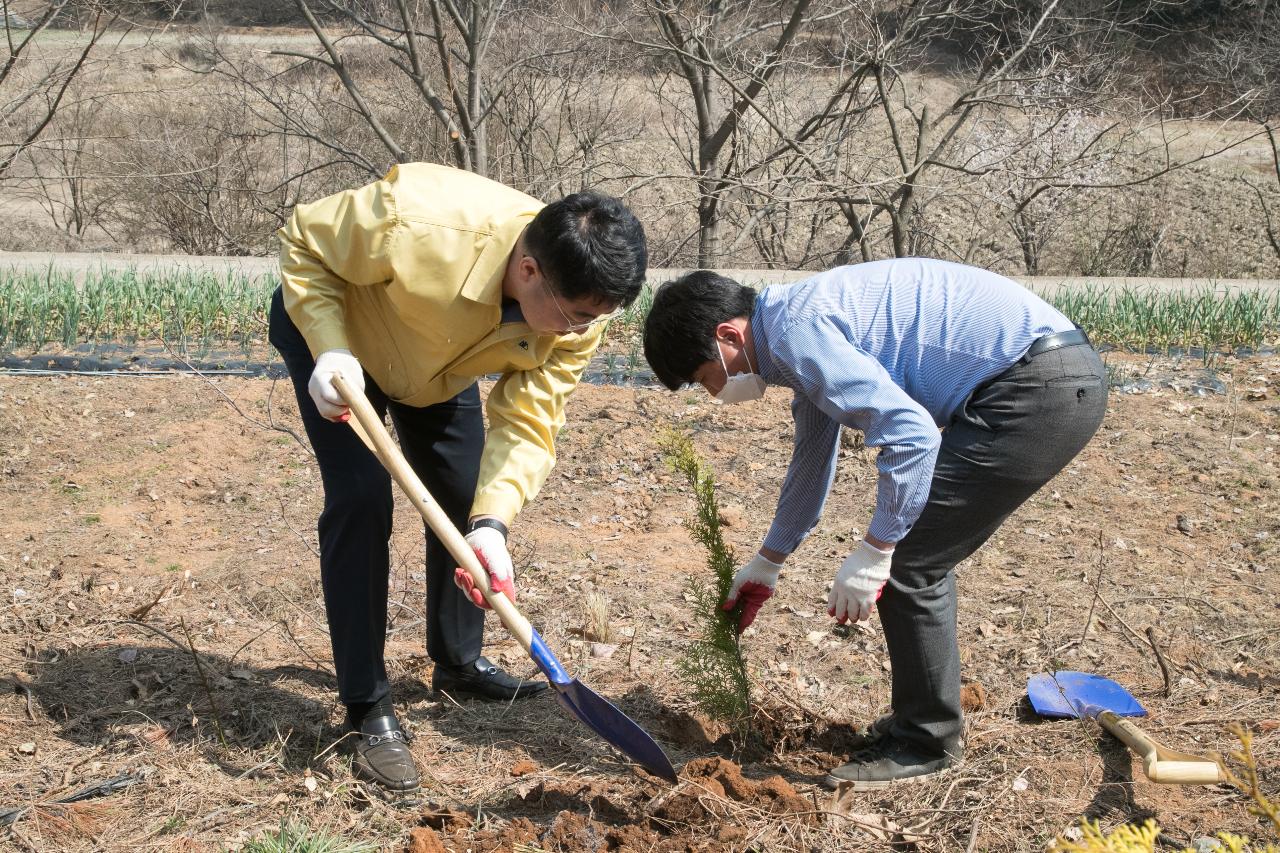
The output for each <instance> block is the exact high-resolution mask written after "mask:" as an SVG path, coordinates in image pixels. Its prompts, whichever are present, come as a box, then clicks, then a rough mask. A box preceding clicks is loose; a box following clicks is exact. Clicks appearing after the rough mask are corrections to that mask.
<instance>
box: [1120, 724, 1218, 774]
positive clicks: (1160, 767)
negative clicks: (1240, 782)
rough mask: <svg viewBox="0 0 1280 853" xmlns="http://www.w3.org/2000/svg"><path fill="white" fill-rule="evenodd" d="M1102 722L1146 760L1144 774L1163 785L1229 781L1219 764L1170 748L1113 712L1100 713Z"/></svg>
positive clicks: (1144, 761) (1143, 760) (1143, 765)
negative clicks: (1224, 777)
mask: <svg viewBox="0 0 1280 853" xmlns="http://www.w3.org/2000/svg"><path fill="white" fill-rule="evenodd" d="M1098 722H1099V723H1101V724H1102V725H1103V727H1104V728H1105V729H1106V730H1107V731H1109V732H1111V733H1112V734H1113V735H1115V736H1116V737H1117V738H1119V739H1120V740H1121V741H1123V742H1124V744H1125V746H1127V747H1129V749H1131V750H1133V751H1134V753H1135V754H1137V756H1138V757H1139V758H1141V759H1142V772H1143V773H1145V774H1146V775H1147V778H1148V779H1150V780H1151V781H1152V782H1158V783H1160V784H1162V785H1216V784H1218V783H1219V782H1222V781H1225V780H1224V779H1223V777H1222V770H1221V768H1219V767H1218V762H1216V761H1213V760H1212V759H1209V758H1207V757H1204V756H1200V755H1190V754H1189V753H1185V752H1178V751H1177V750H1173V749H1169V748H1168V747H1166V746H1164V745H1163V744H1161V743H1159V742H1158V741H1156V740H1155V739H1154V738H1152V737H1151V736H1150V735H1148V734H1147V733H1146V732H1144V731H1143V730H1142V729H1140V728H1138V726H1137V724H1136V723H1134V722H1133V721H1132V720H1128V719H1125V718H1124V717H1120V716H1117V715H1116V714H1115V713H1114V712H1112V711H1102V712H1101V713H1099V714H1098Z"/></svg>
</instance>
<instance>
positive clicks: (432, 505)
mask: <svg viewBox="0 0 1280 853" xmlns="http://www.w3.org/2000/svg"><path fill="white" fill-rule="evenodd" d="M333 387H334V388H336V389H337V390H338V393H339V394H341V395H342V398H343V399H344V400H346V401H347V405H349V406H350V407H351V411H352V412H353V413H354V414H355V420H354V421H352V422H351V426H352V428H353V429H355V430H356V433H357V434H358V435H359V436H360V438H361V439H363V440H364V442H365V444H366V445H369V448H370V449H371V450H372V451H373V453H374V455H375V456H377V457H378V460H379V461H380V462H381V463H382V465H383V467H385V468H386V469H387V472H388V473H390V474H391V476H392V477H393V478H394V479H395V481H396V483H398V484H399V485H400V488H401V489H403V490H404V493H405V494H406V495H407V496H408V497H409V500H410V501H411V502H412V503H413V505H414V506H415V507H417V509H418V512H420V513H422V517H423V519H425V520H426V522H427V524H428V525H430V526H431V530H432V531H433V532H434V533H435V534H436V536H438V537H439V538H440V541H441V542H443V543H444V545H445V547H446V548H448V549H449V553H450V554H452V555H453V558H454V559H455V560H457V561H458V565H460V566H461V567H462V568H464V569H466V571H467V573H468V574H470V575H471V577H472V579H473V580H474V581H475V583H476V589H478V590H480V592H481V593H482V594H483V595H484V599H485V601H487V602H488V603H489V606H490V607H492V608H493V612H495V613H497V614H498V618H499V619H501V620H502V624H503V625H505V626H506V628H507V630H508V631H510V632H511V635H512V636H513V637H515V638H516V640H518V641H519V643H520V645H521V646H523V647H524V650H525V652H526V653H527V654H528V655H529V657H530V658H532V659H533V662H534V663H536V664H537V665H538V668H539V669H541V670H542V672H543V674H544V675H546V676H547V680H548V681H549V682H551V687H552V691H553V692H554V694H555V697H556V701H557V702H559V703H560V707H562V708H564V709H565V710H566V711H568V712H569V716H571V717H574V718H575V719H577V720H580V721H581V722H583V723H585V724H586V725H587V726H588V727H589V728H590V729H591V730H592V731H594V732H595V733H596V734H598V735H600V737H602V738H604V739H605V740H606V741H608V742H609V743H610V744H612V745H613V746H615V747H617V748H618V749H619V750H621V751H622V752H623V753H625V754H626V755H627V756H628V757H629V758H631V759H632V760H634V761H635V762H636V763H637V764H639V765H640V766H641V767H643V768H644V769H645V770H648V771H649V772H650V773H652V774H653V775H655V776H660V777H661V778H663V779H666V780H667V781H668V782H672V783H674V782H676V781H677V780H676V771H675V768H674V767H672V766H671V761H670V760H669V759H668V758H667V756H666V753H664V752H663V751H662V747H660V746H658V744H657V743H656V742H655V741H654V740H653V738H651V737H649V735H648V733H647V732H645V730H644V729H642V728H640V727H639V726H638V725H636V724H635V722H634V721H633V720H631V718H630V717H628V716H627V715H626V714H624V713H622V711H620V710H618V708H617V707H616V706H614V705H613V704H612V703H611V702H609V700H607V699H605V698H604V697H603V696H600V695H599V694H598V693H596V692H595V691H593V690H592V689H591V688H589V687H587V686H586V685H585V684H583V683H582V682H581V681H579V680H578V679H576V678H570V677H569V674H568V673H567V672H565V670H564V667H563V666H561V665H560V661H558V660H557V659H556V656H555V655H554V654H552V653H551V650H550V649H548V648H547V644H546V643H545V642H543V640H542V637H541V636H540V635H539V634H538V632H537V631H536V630H534V628H533V626H532V625H530V624H529V620H528V619H526V618H524V615H523V614H521V613H520V611H519V610H517V609H516V606H515V605H514V604H512V603H511V600H510V599H509V598H507V597H506V596H505V595H504V594H502V593H500V592H494V591H493V590H492V589H491V588H490V587H489V573H488V572H487V571H485V569H484V567H483V566H481V565H480V560H479V559H478V558H477V557H476V553H475V551H472V550H471V546H470V545H468V544H467V541H466V540H465V539H464V538H462V534H461V533H459V532H458V529H457V528H456V527H454V525H453V522H451V521H450V520H449V516H447V515H445V512H444V510H442V509H441V508H440V505H439V504H438V503H436V502H435V499H433V498H432V497H431V493H430V492H428V491H427V487H426V486H424V485H423V484H422V480H420V479H418V475H417V474H415V473H414V471H413V469H412V468H410V467H409V463H408V462H407V461H405V458H404V455H403V454H401V453H400V448H398V447H397V446H396V444H395V443H394V442H393V441H392V440H391V436H390V435H388V434H387V428H386V427H385V426H383V425H382V419H381V418H379V417H378V414H377V412H375V411H374V410H373V406H371V405H369V401H368V399H366V398H365V396H364V394H361V393H360V392H359V391H355V390H353V389H352V388H351V387H350V386H348V385H347V383H346V382H344V381H343V379H342V377H340V376H334V377H333ZM357 425H358V426H357Z"/></svg>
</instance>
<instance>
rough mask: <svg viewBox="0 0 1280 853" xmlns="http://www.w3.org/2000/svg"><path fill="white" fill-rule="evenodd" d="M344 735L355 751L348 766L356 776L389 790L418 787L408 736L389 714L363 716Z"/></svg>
mask: <svg viewBox="0 0 1280 853" xmlns="http://www.w3.org/2000/svg"><path fill="white" fill-rule="evenodd" d="M347 739H348V741H349V742H350V743H351V744H352V747H351V748H352V751H353V752H354V753H355V757H354V759H353V760H352V762H351V767H352V770H353V771H354V772H355V775H356V776H357V777H359V778H361V779H366V780H368V781H370V782H376V783H378V784H379V785H382V786H383V787H385V788H390V789H391V790H393V791H412V790H413V789H415V788H417V787H418V781H419V780H418V768H417V766H416V765H415V764H414V763H413V753H412V752H410V751H409V738H408V737H407V736H406V735H405V733H404V732H403V731H401V729H400V723H399V721H398V720H396V718H395V716H394V715H393V714H383V715H382V716H378V717H365V718H364V720H363V721H362V722H361V723H360V726H359V728H356V727H354V726H352V727H351V729H350V733H349V734H348V735H347Z"/></svg>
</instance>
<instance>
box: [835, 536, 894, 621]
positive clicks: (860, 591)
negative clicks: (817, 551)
mask: <svg viewBox="0 0 1280 853" xmlns="http://www.w3.org/2000/svg"><path fill="white" fill-rule="evenodd" d="M892 566H893V549H892V548H890V549H889V550H888V551H881V550H880V549H879V548H877V547H875V546H874V545H871V544H870V543H868V542H867V541H866V540H865V539H864V540H862V544H861V545H859V546H858V548H857V550H855V551H854V552H853V553H852V554H850V555H849V556H848V557H845V560H844V562H843V563H842V564H841V565H840V571H838V572H836V582H835V583H834V584H832V585H831V594H830V595H829V596H827V613H828V614H829V615H831V616H834V617H835V618H836V621H837V622H839V623H840V624H841V625H843V624H844V623H845V622H861V621H862V620H863V619H866V618H868V617H870V616H871V608H873V607H875V604H876V599H878V598H879V597H880V590H882V589H884V585H885V584H886V583H887V582H888V580H889V569H890V568H891V567H892Z"/></svg>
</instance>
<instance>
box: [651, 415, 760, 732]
mask: <svg viewBox="0 0 1280 853" xmlns="http://www.w3.org/2000/svg"><path fill="white" fill-rule="evenodd" d="M660 444H661V446H662V449H663V450H664V452H665V453H666V459H667V463H668V464H669V465H670V466H671V467H672V469H674V470H675V472H676V473H678V474H681V475H683V476H684V478H685V479H686V480H688V481H689V485H690V486H692V487H693V494H694V502H695V511H694V514H693V515H692V516H691V517H690V518H689V519H688V520H687V521H686V522H685V527H686V528H687V529H688V531H689V533H690V535H692V536H693V538H694V540H695V541H697V542H698V543H699V544H701V545H702V546H703V547H704V548H706V551H707V567H708V568H709V569H710V570H711V571H710V574H709V575H707V574H703V573H698V572H694V573H691V574H690V575H689V577H688V578H687V579H686V581H685V587H686V590H687V592H688V593H689V598H690V600H691V602H692V605H693V616H694V619H695V620H696V623H697V625H698V626H699V628H700V632H699V636H698V639H697V640H695V641H694V642H693V643H692V644H691V645H690V646H689V648H688V650H687V651H686V652H685V653H684V655H683V656H682V657H681V658H679V659H678V660H677V661H676V672H677V674H678V675H679V676H680V678H681V679H682V680H683V681H684V683H685V684H686V685H687V686H688V688H689V690H690V693H691V694H692V696H693V699H694V701H695V702H696V703H697V705H698V707H699V708H701V709H702V711H703V712H704V713H706V714H707V716H709V717H711V718H712V719H717V720H721V721H723V722H726V723H728V724H729V726H730V727H731V728H732V729H733V730H734V732H735V733H736V734H737V735H739V736H740V737H743V738H745V736H746V735H747V734H748V732H749V730H750V726H751V680H750V678H749V677H748V675H747V667H746V662H745V661H744V660H743V658H742V650H741V648H740V647H739V645H738V632H737V630H736V626H737V622H738V619H737V616H738V614H737V611H736V610H735V611H734V612H733V613H726V612H725V611H724V610H722V609H721V608H720V604H721V602H723V601H724V599H725V596H727V595H728V594H729V588H730V587H731V586H732V585H733V575H734V571H735V570H736V568H737V559H736V558H735V556H734V553H733V549H732V548H731V547H729V546H728V545H726V544H725V541H724V537H722V536H721V535H720V508H719V505H718V504H717V502H716V483H715V477H714V476H713V475H712V474H711V473H710V472H709V471H707V470H706V468H705V466H704V465H703V464H702V461H701V460H700V459H699V458H698V454H697V452H696V451H695V450H694V449H693V441H692V440H691V439H690V438H689V436H688V435H687V434H685V433H682V432H677V431H675V430H671V431H670V432H668V433H667V435H665V436H664V437H663V438H662V439H661V441H660Z"/></svg>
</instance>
